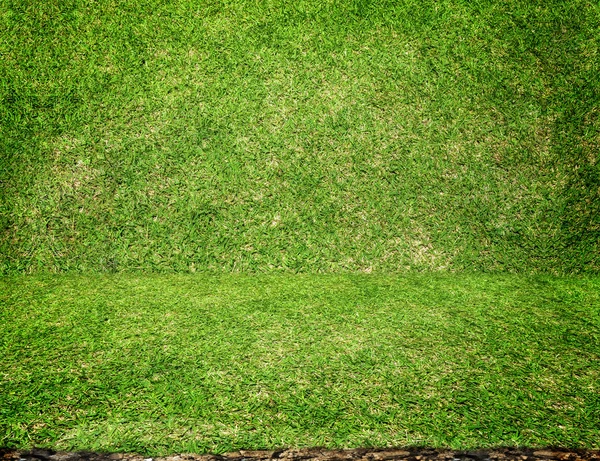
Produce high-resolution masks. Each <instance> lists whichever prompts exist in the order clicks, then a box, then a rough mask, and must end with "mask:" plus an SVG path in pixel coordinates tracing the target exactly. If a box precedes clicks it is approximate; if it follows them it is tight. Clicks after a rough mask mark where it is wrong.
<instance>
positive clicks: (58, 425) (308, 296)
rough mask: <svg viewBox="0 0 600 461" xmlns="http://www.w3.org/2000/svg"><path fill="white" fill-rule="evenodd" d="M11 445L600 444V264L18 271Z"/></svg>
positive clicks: (11, 296) (10, 301)
mask: <svg viewBox="0 0 600 461" xmlns="http://www.w3.org/2000/svg"><path fill="white" fill-rule="evenodd" d="M0 357H1V360H0V446H11V447H23V448H26V447H30V446H32V445H35V446H44V447H52V448H54V449H68V450H76V449H93V450H110V451H135V452H139V453H143V454H146V455H149V456H150V455H158V454H166V453H172V452H225V451H230V450H234V449H240V448H246V449H252V448H256V449H258V448H264V449H266V448H282V447H300V446H326V447H359V446H378V447H381V446H424V445H426V446H434V447H452V448H475V447H492V446H506V445H510V446H515V445H516V446H524V445H526V446H536V447H537V446H549V445H552V446H566V447H571V448H592V449H598V448H600V444H599V440H600V278H598V277H586V278H583V277H578V278H575V277H570V278H557V277H550V276H534V277H525V276H515V275H496V276H485V275H468V274H462V275H456V274H455V275H431V274H430V275H427V274H420V275H418V274H412V275H374V274H370V275H365V274H363V275H339V274H338V275H295V276H289V275H287V276H281V275H261V276H245V275H244V276H243V275H227V276H225V275H223V276H205V275H153V276H135V275H133V276H132V275H127V276H126V275H104V276H100V275H98V276H54V277H9V278H2V279H0Z"/></svg>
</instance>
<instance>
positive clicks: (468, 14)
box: [0, 0, 600, 274]
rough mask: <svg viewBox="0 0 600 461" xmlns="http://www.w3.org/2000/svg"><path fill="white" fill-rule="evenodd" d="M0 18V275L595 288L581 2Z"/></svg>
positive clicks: (282, 5)
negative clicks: (458, 279)
mask: <svg viewBox="0 0 600 461" xmlns="http://www.w3.org/2000/svg"><path fill="white" fill-rule="evenodd" d="M0 5H1V7H0V24H1V27H0V54H1V55H2V64H1V65H0V104H1V106H0V129H1V132H0V133H1V136H0V149H1V151H2V156H1V157H0V186H1V187H0V201H1V203H0V204H1V206H0V273H2V274H19V273H40V272H47V271H49V272H65V271H67V272H69V271H77V272H90V271H100V272H119V271H150V272H194V271H203V272H206V271H208V272H273V271H283V272H360V271H366V272H368V271H377V272H381V271H392V272H398V271H414V270H420V271H430V270H446V271H456V272H459V271H463V270H468V271H486V272H493V271H496V272H497V271H505V272H521V273H533V272H555V273H573V272H597V271H598V269H599V268H600V247H599V243H598V242H599V241H600V235H599V232H600V208H599V206H600V195H599V194H600V192H599V191H600V187H599V184H600V176H599V168H598V151H599V146H600V143H599V140H600V135H599V133H600V119H599V118H598V107H599V106H600V95H599V88H600V83H599V82H600V80H599V79H600V68H599V63H600V59H599V56H598V49H600V6H599V4H598V3H597V2H590V1H584V0H569V1H564V0H560V1H559V0H550V1H544V2H538V1H530V0H523V1H521V0H510V1H508V0H505V1H483V0H482V1H476V2H471V1H468V2H467V1H460V0H442V1H437V0H436V1H422V0H418V1H417V0H403V1H384V0H379V1H378V0H372V1H369V0H348V1H343V2H338V1H332V0H327V1H302V0H299V1H296V0H295V1H283V0H281V1H275V0H269V1H263V2H254V1H244V0H239V1H218V0H201V1H188V0H176V1H172V2H161V1H153V0H142V1H135V2H133V1H131V0H115V1H99V2H84V1H80V0H60V1H59V0H51V1H45V2H29V1H23V0H2V1H0Z"/></svg>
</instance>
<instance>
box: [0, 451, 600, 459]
mask: <svg viewBox="0 0 600 461" xmlns="http://www.w3.org/2000/svg"><path fill="white" fill-rule="evenodd" d="M271 460H281V461H396V460H399V461H400V460H401V461H552V460H558V461H600V451H598V450H569V449H565V448H547V449H528V448H495V449H486V450H470V451H457V450H440V449H438V450H433V449H423V448H406V449H402V448H398V449H367V448H356V449H351V450H325V449H320V448H303V449H290V450H275V451H273V450H272V451H250V450H240V451H236V452H233V453H225V454H223V455H210V454H209V455H196V454H175V455H171V456H162V457H154V458H148V457H144V456H141V455H138V454H133V453H96V452H84V451H82V452H60V451H58V452H56V451H52V450H44V449H32V450H12V449H6V448H5V449H1V448H0V461H271Z"/></svg>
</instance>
